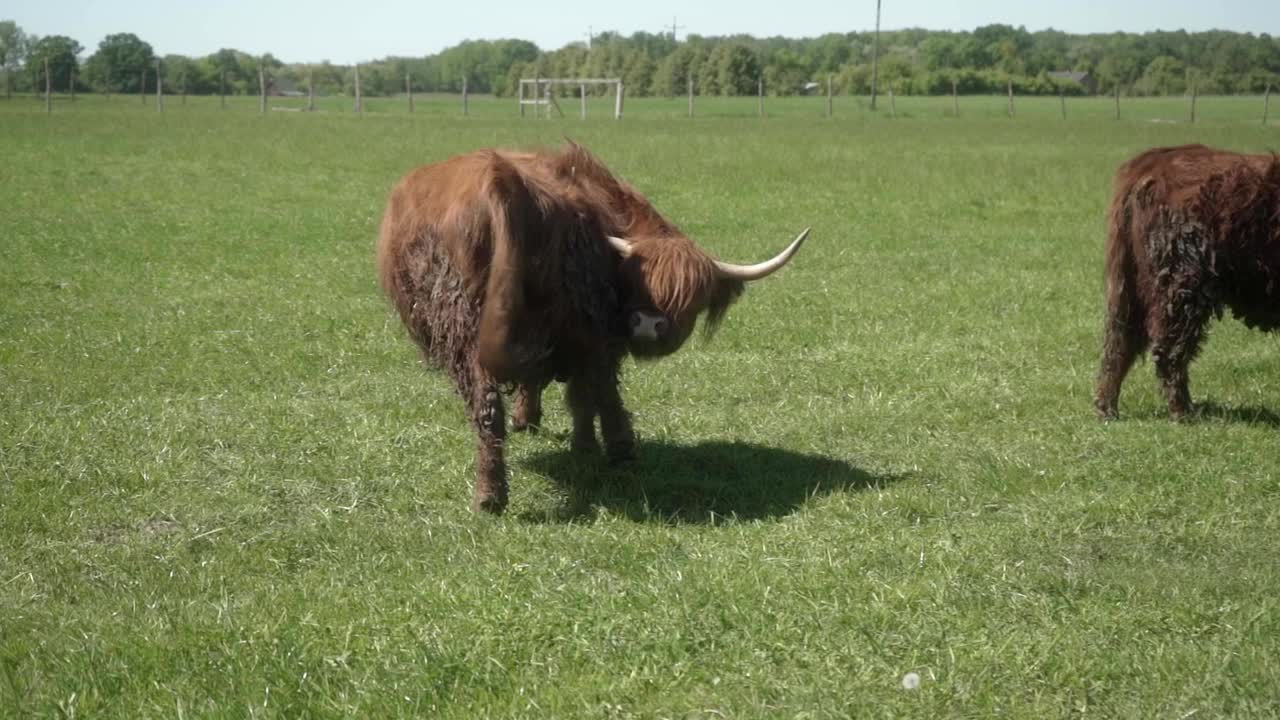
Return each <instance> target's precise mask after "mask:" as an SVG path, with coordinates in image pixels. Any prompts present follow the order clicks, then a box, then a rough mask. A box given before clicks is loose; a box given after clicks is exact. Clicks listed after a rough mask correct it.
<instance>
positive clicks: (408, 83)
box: [404, 71, 413, 115]
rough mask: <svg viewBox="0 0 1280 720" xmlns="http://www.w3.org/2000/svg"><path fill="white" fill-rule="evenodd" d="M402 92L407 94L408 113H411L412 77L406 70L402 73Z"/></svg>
mask: <svg viewBox="0 0 1280 720" xmlns="http://www.w3.org/2000/svg"><path fill="white" fill-rule="evenodd" d="M404 92H405V94H406V95H408V96H409V114H410V115H412V114H413V78H412V77H411V76H410V75H409V73H408V71H405V74H404Z"/></svg>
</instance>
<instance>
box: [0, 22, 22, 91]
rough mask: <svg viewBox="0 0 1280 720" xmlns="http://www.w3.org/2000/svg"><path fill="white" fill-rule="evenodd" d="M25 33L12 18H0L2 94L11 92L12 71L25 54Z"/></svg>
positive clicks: (15, 69)
mask: <svg viewBox="0 0 1280 720" xmlns="http://www.w3.org/2000/svg"><path fill="white" fill-rule="evenodd" d="M27 46H28V38H27V34H26V33H24V32H22V28H20V27H18V24H17V23H15V22H14V21H12V20H0V72H3V73H4V96H5V98H8V97H10V96H11V95H12V94H13V78H12V75H13V73H15V72H17V71H18V69H19V68H21V67H22V61H23V59H24V58H26V56H27V50H28V47H27Z"/></svg>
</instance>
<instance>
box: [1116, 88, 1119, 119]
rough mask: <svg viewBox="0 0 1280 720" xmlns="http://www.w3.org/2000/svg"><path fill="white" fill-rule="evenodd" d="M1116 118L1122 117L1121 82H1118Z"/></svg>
mask: <svg viewBox="0 0 1280 720" xmlns="http://www.w3.org/2000/svg"><path fill="white" fill-rule="evenodd" d="M1116 119H1117V120H1119V119H1120V84H1119V83H1116Z"/></svg>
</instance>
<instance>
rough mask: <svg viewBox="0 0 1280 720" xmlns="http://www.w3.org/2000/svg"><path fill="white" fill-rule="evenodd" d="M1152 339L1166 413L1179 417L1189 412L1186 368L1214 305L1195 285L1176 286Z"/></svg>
mask: <svg viewBox="0 0 1280 720" xmlns="http://www.w3.org/2000/svg"><path fill="white" fill-rule="evenodd" d="M1170 297H1171V299H1170V301H1169V304H1168V305H1167V306H1166V308H1165V310H1164V312H1163V317H1162V318H1161V321H1162V322H1160V332H1159V333H1158V334H1157V337H1156V338H1155V339H1154V340H1153V342H1152V346H1151V358H1152V360H1153V361H1154V362H1155V366H1156V377H1158V378H1159V379H1160V385H1161V389H1162V390H1163V392H1164V398H1165V402H1167V403H1168V404H1169V414H1170V415H1171V416H1172V417H1173V418H1174V419H1175V420H1180V419H1182V418H1183V417H1185V416H1186V415H1187V414H1188V413H1190V412H1191V390H1190V388H1189V387H1188V378H1187V368H1188V367H1189V366H1190V365H1191V361H1192V360H1194V359H1195V356H1196V353H1197V352H1199V351H1200V342H1201V340H1202V338H1203V337H1204V329H1205V326H1206V325H1207V324H1208V322H1209V317H1210V315H1212V313H1213V306H1212V304H1211V303H1210V302H1209V301H1208V300H1207V298H1206V297H1205V296H1204V294H1203V293H1202V292H1200V291H1199V289H1198V288H1189V289H1182V288H1178V289H1175V290H1174V292H1172V293H1171V295H1170Z"/></svg>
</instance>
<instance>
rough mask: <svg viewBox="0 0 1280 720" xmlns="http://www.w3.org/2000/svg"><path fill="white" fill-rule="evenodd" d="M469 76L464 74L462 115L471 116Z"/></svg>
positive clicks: (548, 114)
mask: <svg viewBox="0 0 1280 720" xmlns="http://www.w3.org/2000/svg"><path fill="white" fill-rule="evenodd" d="M468 97H469V93H468V88H467V76H466V75H463V76H462V117H470V116H471V105H470V103H469V102H468ZM547 117H551V113H547Z"/></svg>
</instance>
